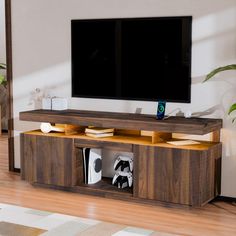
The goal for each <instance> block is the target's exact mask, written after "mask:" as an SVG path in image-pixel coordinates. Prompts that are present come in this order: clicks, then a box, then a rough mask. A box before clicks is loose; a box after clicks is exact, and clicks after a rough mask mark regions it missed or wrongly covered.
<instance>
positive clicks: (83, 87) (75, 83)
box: [71, 16, 192, 103]
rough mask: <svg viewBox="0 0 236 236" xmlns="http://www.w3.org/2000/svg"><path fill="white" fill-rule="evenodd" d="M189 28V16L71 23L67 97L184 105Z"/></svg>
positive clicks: (188, 73) (187, 95)
mask: <svg viewBox="0 0 236 236" xmlns="http://www.w3.org/2000/svg"><path fill="white" fill-rule="evenodd" d="M191 29H192V17H191V16H181V17H179V16H178V17H152V18H120V19H80V20H72V21H71V49H72V50H71V55H72V96H73V97H85V98H104V99H124V100H141V101H158V100H165V101H168V102H181V103H189V102H190V98H191V96H190V95H191V39H192V31H191Z"/></svg>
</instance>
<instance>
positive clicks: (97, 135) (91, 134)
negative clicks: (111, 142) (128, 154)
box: [85, 132, 114, 138]
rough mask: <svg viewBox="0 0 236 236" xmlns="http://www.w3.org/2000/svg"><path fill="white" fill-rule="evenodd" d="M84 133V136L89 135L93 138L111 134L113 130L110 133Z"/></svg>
mask: <svg viewBox="0 0 236 236" xmlns="http://www.w3.org/2000/svg"><path fill="white" fill-rule="evenodd" d="M85 135H86V136H89V137H93V138H102V137H109V136H113V135H114V133H113V132H110V133H101V134H93V133H88V132H85Z"/></svg>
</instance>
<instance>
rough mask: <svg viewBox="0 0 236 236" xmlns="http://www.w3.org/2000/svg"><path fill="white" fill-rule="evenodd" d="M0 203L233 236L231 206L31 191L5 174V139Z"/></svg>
mask: <svg viewBox="0 0 236 236" xmlns="http://www.w3.org/2000/svg"><path fill="white" fill-rule="evenodd" d="M0 202H2V203H10V204H15V205H19V206H25V207H31V208H35V209H39V210H48V211H53V212H59V213H63V214H69V215H75V216H81V217H87V218H91V219H97V220H102V221H109V222H114V223H119V224H126V225H132V226H137V227H144V228H148V229H153V230H157V231H161V232H166V233H175V234H179V235H197V236H203V235H209V236H211V235H212V236H213V235H214V236H216V235H225V236H230V235H234V236H235V235H236V205H234V204H230V203H225V202H219V201H215V202H213V203H211V204H208V205H206V206H205V207H202V208H200V209H177V208H167V207H161V206H150V205H145V204H143V205H142V204H136V203H131V202H125V201H119V200H112V199H104V198H99V197H93V196H86V195H80V194H75V193H68V192H63V191H55V190H50V189H43V188H39V187H37V188H36V187H32V186H31V185H30V184H28V183H26V182H24V181H21V180H20V176H19V175H18V174H15V173H9V172H8V171H7V138H6V136H5V137H2V136H0Z"/></svg>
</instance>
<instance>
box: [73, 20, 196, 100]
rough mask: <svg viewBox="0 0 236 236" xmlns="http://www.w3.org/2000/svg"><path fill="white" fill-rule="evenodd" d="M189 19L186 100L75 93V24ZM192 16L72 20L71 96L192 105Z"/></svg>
mask: <svg viewBox="0 0 236 236" xmlns="http://www.w3.org/2000/svg"><path fill="white" fill-rule="evenodd" d="M184 18H185V19H188V20H189V35H188V37H189V38H190V40H189V43H188V48H190V50H189V52H188V59H189V60H188V62H189V64H188V66H189V74H188V95H187V99H186V100H178V99H161V98H160V99H152V98H150V99H149V98H130V97H128V98H126V97H118V96H116V97H112V96H91V95H77V94H75V93H74V91H73V90H74V87H75V86H74V83H75V82H74V80H75V79H74V74H73V72H74V65H73V49H72V47H73V38H72V31H73V29H72V28H73V22H78V21H79V22H82V21H83V22H90V21H114V20H153V19H184ZM192 19H193V17H192V16H152V17H129V18H86V19H72V20H71V95H72V97H74V98H91V99H109V100H126V101H151V102H154V101H155V102H156V101H160V100H164V101H166V102H172V103H191V85H192V78H191V71H192Z"/></svg>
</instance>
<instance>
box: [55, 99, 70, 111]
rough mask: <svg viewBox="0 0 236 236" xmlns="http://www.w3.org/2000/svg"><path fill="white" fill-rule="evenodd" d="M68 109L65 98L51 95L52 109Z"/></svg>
mask: <svg viewBox="0 0 236 236" xmlns="http://www.w3.org/2000/svg"><path fill="white" fill-rule="evenodd" d="M66 109H68V103H67V99H66V98H59V97H53V98H52V110H59V111H61V110H66Z"/></svg>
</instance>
